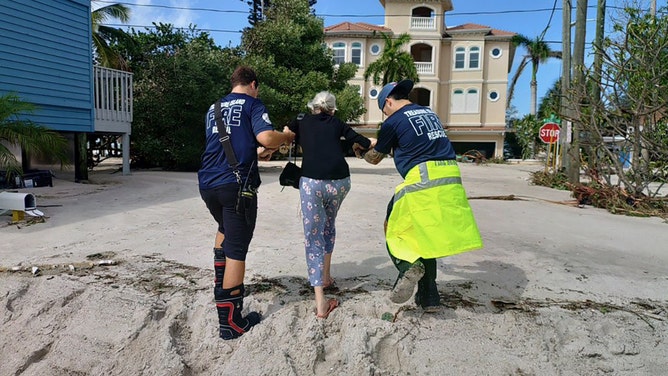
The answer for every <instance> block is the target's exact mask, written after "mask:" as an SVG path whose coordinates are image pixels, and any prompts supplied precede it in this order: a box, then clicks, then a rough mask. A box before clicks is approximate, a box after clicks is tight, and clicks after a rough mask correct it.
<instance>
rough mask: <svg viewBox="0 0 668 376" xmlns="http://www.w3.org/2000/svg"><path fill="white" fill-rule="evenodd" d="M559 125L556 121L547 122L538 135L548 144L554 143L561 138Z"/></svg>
mask: <svg viewBox="0 0 668 376" xmlns="http://www.w3.org/2000/svg"><path fill="white" fill-rule="evenodd" d="M559 130H560V128H559V125H558V124H556V123H545V124H543V126H542V127H540V130H539V131H538V137H540V140H541V141H543V142H544V143H546V144H554V143H555V142H557V141H558V140H559Z"/></svg>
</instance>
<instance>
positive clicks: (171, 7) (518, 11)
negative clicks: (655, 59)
mask: <svg viewBox="0 0 668 376" xmlns="http://www.w3.org/2000/svg"><path fill="white" fill-rule="evenodd" d="M95 2H97V3H109V4H121V5H126V6H131V7H147V8H161V9H169V10H189V11H202V12H214V13H237V14H248V13H249V11H250V10H233V9H214V8H192V7H180V6H175V5H160V4H133V3H127V2H118V1H113V0H95ZM589 8H592V9H595V8H596V6H595V5H592V6H589ZM608 8H610V9H625V8H624V7H618V6H609V7H608ZM556 10H559V11H561V10H563V9H562V8H557V7H556V2H555V6H554V7H552V8H536V9H512V10H497V11H476V12H452V13H448V16H449V17H458V16H480V15H499V14H522V13H539V12H552V13H554V11H556ZM316 17H321V18H322V17H336V18H344V17H345V18H374V17H406V14H385V13H383V14H359V13H358V14H327V13H316ZM551 17H552V16H550V18H551Z"/></svg>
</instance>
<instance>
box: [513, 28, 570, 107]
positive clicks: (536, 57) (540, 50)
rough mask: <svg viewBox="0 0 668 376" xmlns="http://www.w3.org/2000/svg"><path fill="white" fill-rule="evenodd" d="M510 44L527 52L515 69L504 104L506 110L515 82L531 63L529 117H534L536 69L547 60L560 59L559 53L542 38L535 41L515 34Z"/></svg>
mask: <svg viewBox="0 0 668 376" xmlns="http://www.w3.org/2000/svg"><path fill="white" fill-rule="evenodd" d="M511 42H512V43H513V44H514V45H515V46H523V47H524V48H526V50H527V54H526V55H524V58H523V59H522V62H521V63H520V65H519V66H518V67H517V71H516V72H515V76H513V79H512V80H511V81H510V86H509V87H508V102H506V108H508V106H510V101H511V100H512V99H513V94H514V91H515V84H517V80H518V78H519V77H520V75H521V74H522V72H523V71H524V68H526V66H527V64H529V62H531V84H530V85H531V115H534V116H535V115H536V97H537V93H536V87H537V85H538V84H537V82H536V74H537V73H538V67H539V66H540V63H544V62H545V61H547V59H550V58H557V59H561V51H552V50H551V49H550V46H549V45H548V44H547V43H546V42H545V41H544V40H543V38H542V37H536V39H529V38H528V37H526V36H524V35H521V34H517V35H515V36H513V38H512V40H511Z"/></svg>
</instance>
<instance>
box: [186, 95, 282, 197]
mask: <svg viewBox="0 0 668 376" xmlns="http://www.w3.org/2000/svg"><path fill="white" fill-rule="evenodd" d="M213 109H214V105H211V107H209V111H208V112H207V113H206V120H205V123H206V149H205V150H204V154H202V166H201V167H200V170H199V171H198V173H197V178H198V180H199V187H200V189H211V188H215V187H218V186H221V185H223V184H230V183H236V182H237V178H236V177H235V176H234V173H233V172H232V168H231V167H230V164H229V163H228V161H227V157H226V156H225V153H224V152H223V145H222V144H221V143H220V140H219V138H220V135H219V134H218V127H217V126H216V123H215V117H214V110H213ZM221 112H222V114H223V121H224V123H225V124H226V125H227V128H226V129H227V133H228V134H229V135H230V141H231V142H232V148H233V149H234V154H235V156H236V158H237V161H238V162H239V166H238V167H237V168H238V169H239V172H240V173H241V177H242V179H244V181H243V183H244V184H246V179H247V180H248V183H250V184H251V185H252V186H253V187H258V186H259V185H260V174H259V172H258V168H257V147H258V146H259V144H258V142H257V140H256V138H255V137H256V136H257V135H258V134H259V133H261V132H264V131H270V130H273V129H274V128H273V126H272V125H271V121H270V120H269V114H268V113H267V109H266V108H265V106H264V104H263V103H262V101H260V100H259V99H256V98H253V97H251V96H250V95H246V94H238V93H230V94H228V95H227V96H226V97H225V98H223V99H222V103H221Z"/></svg>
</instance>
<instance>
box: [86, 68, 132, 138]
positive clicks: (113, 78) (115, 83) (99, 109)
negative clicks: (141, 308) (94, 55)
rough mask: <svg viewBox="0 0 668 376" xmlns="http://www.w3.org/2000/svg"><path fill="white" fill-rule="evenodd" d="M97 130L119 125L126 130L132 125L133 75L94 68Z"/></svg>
mask: <svg viewBox="0 0 668 376" xmlns="http://www.w3.org/2000/svg"><path fill="white" fill-rule="evenodd" d="M93 80H94V82H95V125H96V126H95V128H96V131H97V130H100V129H98V125H102V127H103V128H108V127H109V125H112V128H116V127H114V126H113V124H114V123H117V124H118V125H119V127H120V128H125V127H126V126H129V124H130V123H132V73H129V72H124V71H120V70H116V69H110V68H104V67H100V66H95V67H94V73H93Z"/></svg>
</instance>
